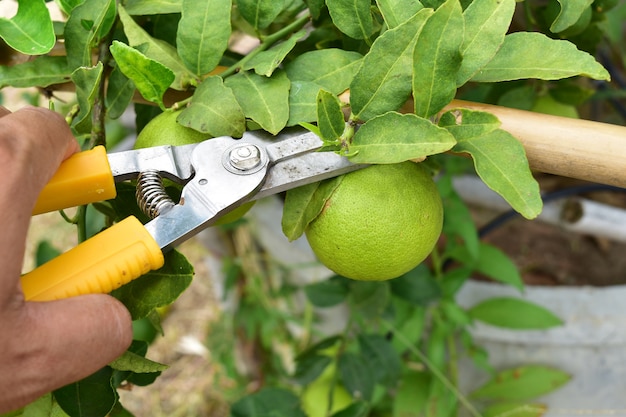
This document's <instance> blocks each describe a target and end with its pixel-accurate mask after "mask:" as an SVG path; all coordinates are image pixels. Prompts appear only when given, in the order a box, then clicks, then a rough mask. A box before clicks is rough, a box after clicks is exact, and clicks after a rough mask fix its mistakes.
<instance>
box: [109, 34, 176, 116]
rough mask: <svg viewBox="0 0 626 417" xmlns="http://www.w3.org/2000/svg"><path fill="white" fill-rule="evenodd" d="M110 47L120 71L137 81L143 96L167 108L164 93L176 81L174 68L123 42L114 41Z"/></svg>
mask: <svg viewBox="0 0 626 417" xmlns="http://www.w3.org/2000/svg"><path fill="white" fill-rule="evenodd" d="M110 49H111V54H112V55H113V57H114V58H115V61H116V62H117V65H118V67H119V69H120V71H122V72H123V73H124V75H126V76H127V77H128V78H129V79H131V80H132V81H133V82H134V83H135V86H136V87H137V90H139V92H140V93H141V95H142V96H143V98H145V99H146V100H148V101H151V102H153V103H157V104H158V105H159V107H161V109H165V105H164V104H163V94H164V93H165V91H166V90H167V88H168V87H169V86H170V85H171V84H172V82H174V73H173V72H172V70H170V69H169V68H167V67H166V66H164V65H163V64H160V63H159V62H157V61H154V60H152V59H150V58H148V57H147V56H145V55H144V54H142V53H141V52H139V51H138V50H136V49H133V48H131V47H130V46H128V45H126V44H123V43H122V42H119V41H113V44H112V45H111V48H110Z"/></svg>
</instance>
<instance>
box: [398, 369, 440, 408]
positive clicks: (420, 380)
mask: <svg viewBox="0 0 626 417" xmlns="http://www.w3.org/2000/svg"><path fill="white" fill-rule="evenodd" d="M431 378H432V377H431V375H430V374H428V373H426V372H420V371H413V370H408V371H407V372H406V373H405V374H404V375H403V376H402V379H400V381H399V384H398V390H397V392H396V396H395V398H394V401H393V415H394V416H402V417H420V416H422V415H424V414H423V412H422V411H423V410H424V407H425V406H426V403H427V401H428V391H429V388H430V385H431V382H432V381H431Z"/></svg>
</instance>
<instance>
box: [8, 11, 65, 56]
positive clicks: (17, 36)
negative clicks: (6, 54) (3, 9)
mask: <svg viewBox="0 0 626 417" xmlns="http://www.w3.org/2000/svg"><path fill="white" fill-rule="evenodd" d="M17 3H18V8H17V13H16V14H15V16H13V18H12V19H6V18H4V17H0V37H1V38H2V39H4V41H5V42H6V43H7V45H9V46H10V47H11V48H13V49H15V50H16V51H19V52H21V53H23V54H27V55H43V54H45V53H48V52H50V50H51V49H52V47H53V46H54V44H55V42H56V36H55V35H54V28H53V27H52V20H51V18H50V12H49V11H48V8H47V7H46V4H45V3H44V1H43V0H18V2H17Z"/></svg>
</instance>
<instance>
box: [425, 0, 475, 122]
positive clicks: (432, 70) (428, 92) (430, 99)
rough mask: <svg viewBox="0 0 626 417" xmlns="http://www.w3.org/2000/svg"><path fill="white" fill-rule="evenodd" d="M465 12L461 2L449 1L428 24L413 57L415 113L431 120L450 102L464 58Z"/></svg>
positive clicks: (457, 0) (456, 0)
mask: <svg viewBox="0 0 626 417" xmlns="http://www.w3.org/2000/svg"><path fill="white" fill-rule="evenodd" d="M463 36H464V21H463V11H462V9H461V4H460V2H459V0H447V1H446V2H445V3H444V4H443V5H441V7H439V8H438V9H437V11H435V13H434V14H433V15H432V16H431V17H430V19H428V20H427V21H426V23H425V24H424V27H423V29H422V31H421V33H420V35H419V37H418V38H417V42H416V43H415V52H414V54H413V99H414V105H415V114H416V115H418V116H422V117H430V116H432V115H434V114H436V113H437V112H439V111H440V110H441V109H442V108H443V107H444V106H445V105H446V104H448V103H450V101H452V99H453V98H454V96H455V94H456V79H457V73H458V71H459V68H460V67H461V61H462V59H463V56H462V55H461V45H462V43H463Z"/></svg>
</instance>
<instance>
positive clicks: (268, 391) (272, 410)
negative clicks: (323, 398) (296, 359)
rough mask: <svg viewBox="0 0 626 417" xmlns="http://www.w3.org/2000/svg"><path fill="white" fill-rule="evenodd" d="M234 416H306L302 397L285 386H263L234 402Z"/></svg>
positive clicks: (232, 409)
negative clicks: (301, 400)
mask: <svg viewBox="0 0 626 417" xmlns="http://www.w3.org/2000/svg"><path fill="white" fill-rule="evenodd" d="M230 413H231V414H230V415H231V416H232V417H306V415H305V414H304V412H303V411H302V409H301V408H300V398H299V397H298V396H297V395H295V394H294V393H293V392H291V391H289V390H287V389H284V388H262V389H261V390H260V391H257V392H256V393H254V394H251V395H248V396H245V397H243V398H242V399H240V400H239V401H237V402H236V403H234V404H233V405H232V407H231V411H230Z"/></svg>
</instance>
